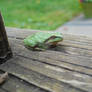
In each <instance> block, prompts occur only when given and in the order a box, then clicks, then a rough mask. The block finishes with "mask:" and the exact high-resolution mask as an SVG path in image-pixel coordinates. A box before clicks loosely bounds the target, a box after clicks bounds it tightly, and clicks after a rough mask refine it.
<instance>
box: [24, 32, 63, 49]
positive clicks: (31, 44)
mask: <svg viewBox="0 0 92 92" xmlns="http://www.w3.org/2000/svg"><path fill="white" fill-rule="evenodd" d="M62 40H63V36H62V34H61V33H59V32H37V33H35V34H33V35H31V36H28V37H27V38H25V39H24V44H25V46H26V47H28V48H31V49H32V50H46V49H48V48H49V47H51V46H56V45H57V44H58V42H60V41H62Z"/></svg>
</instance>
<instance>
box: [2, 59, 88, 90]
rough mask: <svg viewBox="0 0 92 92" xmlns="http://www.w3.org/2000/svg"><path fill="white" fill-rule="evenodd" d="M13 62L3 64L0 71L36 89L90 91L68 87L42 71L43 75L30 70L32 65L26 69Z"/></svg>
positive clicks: (67, 84) (37, 71)
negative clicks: (6, 72)
mask: <svg viewBox="0 0 92 92" xmlns="http://www.w3.org/2000/svg"><path fill="white" fill-rule="evenodd" d="M16 60H17V59H16ZM22 60H23V58H22ZM13 61H15V60H14V59H12V60H11V61H10V62H7V63H6V64H3V65H2V66H1V67H0V69H2V70H5V71H8V72H9V73H12V74H13V75H16V76H17V77H19V78H22V79H24V80H26V81H27V82H29V83H32V84H34V85H36V86H38V87H41V88H44V89H46V90H49V91H51V92H61V91H62V92H90V91H86V90H83V89H80V88H77V87H74V86H72V85H69V83H65V81H64V82H62V80H63V79H61V81H59V80H57V79H56V78H51V77H49V76H48V74H47V73H45V75H44V71H43V73H39V70H37V69H36V70H34V69H32V68H31V66H32V65H31V66H30V68H28V66H26V67H25V66H24V65H19V64H17V63H16V62H13ZM17 62H18V61H17ZM20 62H21V60H20ZM24 62H25V63H26V64H27V62H26V61H24ZM29 62H30V60H29ZM34 63H35V62H34ZM37 66H38V65H37ZM32 67H34V66H32ZM35 68H36V67H35ZM39 68H41V67H39ZM42 70H43V69H42Z"/></svg>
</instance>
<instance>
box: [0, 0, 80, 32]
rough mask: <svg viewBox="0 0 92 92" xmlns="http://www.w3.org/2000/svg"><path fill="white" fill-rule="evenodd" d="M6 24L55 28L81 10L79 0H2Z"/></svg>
mask: <svg viewBox="0 0 92 92" xmlns="http://www.w3.org/2000/svg"><path fill="white" fill-rule="evenodd" d="M0 10H1V12H2V14H3V16H4V20H5V25H6V26H10V27H20V28H31V29H40V30H55V29H56V28H58V27H59V26H61V25H62V24H64V23H65V22H67V21H69V20H70V19H72V18H73V17H74V16H77V15H78V14H79V13H80V12H81V9H80V6H79V2H78V0H0Z"/></svg>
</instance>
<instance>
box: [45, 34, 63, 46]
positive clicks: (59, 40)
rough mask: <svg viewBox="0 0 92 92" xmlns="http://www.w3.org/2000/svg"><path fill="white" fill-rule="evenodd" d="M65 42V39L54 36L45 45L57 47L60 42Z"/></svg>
mask: <svg viewBox="0 0 92 92" xmlns="http://www.w3.org/2000/svg"><path fill="white" fill-rule="evenodd" d="M62 40H63V37H62V36H61V35H60V36H57V35H52V36H51V37H49V38H48V39H47V40H46V41H45V44H47V45H57V43H58V42H61V41H62Z"/></svg>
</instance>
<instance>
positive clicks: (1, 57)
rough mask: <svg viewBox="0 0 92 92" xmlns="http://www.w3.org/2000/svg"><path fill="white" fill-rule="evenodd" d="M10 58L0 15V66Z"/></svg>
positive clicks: (10, 54)
mask: <svg viewBox="0 0 92 92" xmlns="http://www.w3.org/2000/svg"><path fill="white" fill-rule="evenodd" d="M11 57H12V52H11V49H10V46H9V43H8V38H7V34H6V30H5V27H4V22H3V18H2V15H1V13H0V64H1V63H4V62H5V61H6V60H8V59H9V58H11Z"/></svg>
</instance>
